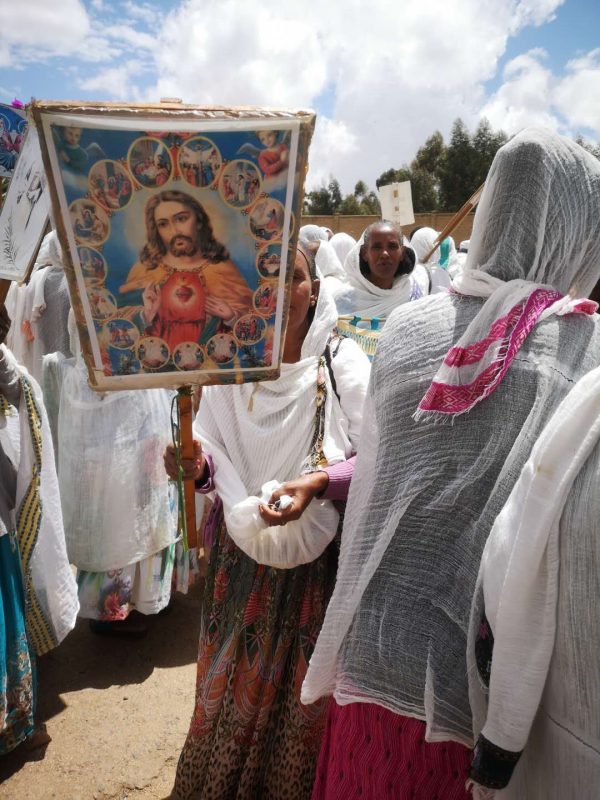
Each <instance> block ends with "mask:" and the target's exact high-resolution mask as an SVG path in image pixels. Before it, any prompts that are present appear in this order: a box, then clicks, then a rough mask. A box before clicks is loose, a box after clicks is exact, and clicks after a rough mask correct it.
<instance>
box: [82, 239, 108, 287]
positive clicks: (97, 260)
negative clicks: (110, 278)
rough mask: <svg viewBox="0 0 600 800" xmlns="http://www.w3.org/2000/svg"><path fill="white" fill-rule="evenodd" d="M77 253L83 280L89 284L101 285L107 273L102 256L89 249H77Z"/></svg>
mask: <svg viewBox="0 0 600 800" xmlns="http://www.w3.org/2000/svg"><path fill="white" fill-rule="evenodd" d="M77 253H78V255H79V263H80V264H81V272H82V274H83V279H84V280H85V281H86V282H89V283H103V282H104V281H105V280H106V274H107V271H108V270H107V268H106V261H105V260H104V256H103V255H101V254H100V253H99V252H98V251H97V250H93V249H92V248H91V247H78V248H77Z"/></svg>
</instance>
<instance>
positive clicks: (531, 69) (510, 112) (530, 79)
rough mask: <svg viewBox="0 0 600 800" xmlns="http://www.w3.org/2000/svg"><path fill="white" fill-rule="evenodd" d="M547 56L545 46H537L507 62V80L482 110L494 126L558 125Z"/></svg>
mask: <svg viewBox="0 0 600 800" xmlns="http://www.w3.org/2000/svg"><path fill="white" fill-rule="evenodd" d="M546 56H547V54H546V53H545V52H544V51H543V50H540V49H534V50H530V51H529V52H528V53H525V54H523V55H521V56H517V58H514V59H512V61H509V62H508V64H507V65H506V67H505V69H504V75H503V77H504V83H503V84H502V86H501V87H500V88H499V89H498V91H497V92H495V93H494V94H493V95H492V96H491V97H490V98H489V100H488V101H487V103H486V104H485V105H484V107H483V109H482V111H481V114H482V116H485V117H487V118H488V119H489V121H490V123H491V124H492V127H494V128H502V129H503V130H504V131H506V133H509V134H512V133H516V132H517V131H518V130H520V129H521V128H524V127H525V126H526V125H544V126H547V127H550V128H554V129H557V128H558V127H559V120H558V118H557V117H556V116H555V115H554V114H553V113H552V111H551V103H550V98H551V93H552V88H553V83H554V76H553V75H552V72H551V71H550V70H549V69H548V68H547V67H546V66H544V63H543V62H544V61H545V59H546Z"/></svg>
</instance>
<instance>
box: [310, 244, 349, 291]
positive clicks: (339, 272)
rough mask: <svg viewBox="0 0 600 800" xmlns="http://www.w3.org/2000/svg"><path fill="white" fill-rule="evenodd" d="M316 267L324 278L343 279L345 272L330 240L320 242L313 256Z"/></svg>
mask: <svg viewBox="0 0 600 800" xmlns="http://www.w3.org/2000/svg"><path fill="white" fill-rule="evenodd" d="M315 264H316V265H317V269H318V270H319V272H320V273H321V275H322V276H323V277H324V278H337V279H338V280H341V281H343V280H345V278H346V273H345V271H344V267H343V265H342V262H341V261H340V259H339V256H338V254H337V253H336V251H335V249H334V247H333V245H332V244H331V242H321V244H320V245H319V249H318V250H317V255H316V257H315Z"/></svg>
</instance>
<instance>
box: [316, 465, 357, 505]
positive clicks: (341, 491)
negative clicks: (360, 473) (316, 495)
mask: <svg viewBox="0 0 600 800" xmlns="http://www.w3.org/2000/svg"><path fill="white" fill-rule="evenodd" d="M355 461H356V456H351V457H350V458H349V459H348V460H347V461H340V462H338V463H337V464H332V466H331V467H324V468H323V472H326V473H327V474H328V475H329V484H328V485H327V488H326V489H325V491H324V492H323V494H322V495H321V497H322V498H323V499H324V500H347V499H348V490H349V489H350V481H351V480H352V474H353V472H354V463H355Z"/></svg>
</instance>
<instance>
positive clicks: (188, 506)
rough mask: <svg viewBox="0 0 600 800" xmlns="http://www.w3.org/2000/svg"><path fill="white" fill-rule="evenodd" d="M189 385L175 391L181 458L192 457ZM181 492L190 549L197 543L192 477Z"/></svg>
mask: <svg viewBox="0 0 600 800" xmlns="http://www.w3.org/2000/svg"><path fill="white" fill-rule="evenodd" d="M192 395H193V389H192V387H191V386H182V387H181V388H180V389H179V390H178V392H177V402H178V404H179V423H180V426H181V429H180V436H181V458H182V459H183V458H186V459H188V458H189V459H193V458H194V436H193V433H192V422H193V411H192ZM183 492H184V497H185V509H184V514H185V525H186V533H187V541H188V547H189V548H190V549H192V548H194V547H197V545H198V533H197V530H196V485H195V482H194V479H193V478H188V479H187V480H184V482H183Z"/></svg>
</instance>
